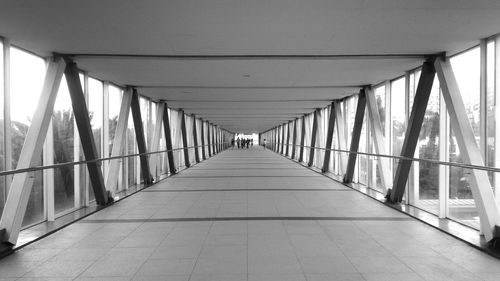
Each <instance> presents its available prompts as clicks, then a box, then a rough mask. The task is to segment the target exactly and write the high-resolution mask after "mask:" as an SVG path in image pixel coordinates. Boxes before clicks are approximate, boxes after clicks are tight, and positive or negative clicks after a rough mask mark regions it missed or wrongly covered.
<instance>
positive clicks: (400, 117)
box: [391, 78, 406, 174]
mask: <svg viewBox="0 0 500 281" xmlns="http://www.w3.org/2000/svg"><path fill="white" fill-rule="evenodd" d="M391 105H392V106H391V114H392V116H391V119H392V154H393V155H395V156H400V155H401V147H402V146H403V141H404V137H405V132H406V107H405V105H406V93H405V78H401V79H398V80H395V81H393V82H392V83H391ZM398 163H399V161H398V160H397V159H395V160H394V161H393V169H394V174H396V169H397V164H398Z"/></svg>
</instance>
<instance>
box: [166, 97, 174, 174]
mask: <svg viewBox="0 0 500 281" xmlns="http://www.w3.org/2000/svg"><path fill="white" fill-rule="evenodd" d="M163 131H164V132H165V144H166V146H167V158H168V169H169V171H170V174H172V175H174V174H176V173H177V170H176V169H175V161H174V151H173V147H172V133H171V131H170V118H169V117H168V105H167V103H165V105H164V107H163Z"/></svg>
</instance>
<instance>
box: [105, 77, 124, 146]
mask: <svg viewBox="0 0 500 281" xmlns="http://www.w3.org/2000/svg"><path fill="white" fill-rule="evenodd" d="M121 102H122V91H121V89H120V88H118V87H115V86H113V85H109V120H108V122H109V123H108V124H109V153H110V154H111V152H112V151H113V141H114V139H115V132H116V126H117V125H118V115H120V105H121Z"/></svg>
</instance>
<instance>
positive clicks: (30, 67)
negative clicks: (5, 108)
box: [10, 48, 46, 226]
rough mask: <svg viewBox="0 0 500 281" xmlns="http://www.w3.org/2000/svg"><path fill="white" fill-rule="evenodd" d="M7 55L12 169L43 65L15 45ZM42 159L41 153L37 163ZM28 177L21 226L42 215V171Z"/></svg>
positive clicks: (37, 95)
mask: <svg viewBox="0 0 500 281" xmlns="http://www.w3.org/2000/svg"><path fill="white" fill-rule="evenodd" d="M10 55H11V58H10V60H11V61H10V63H11V64H10V78H11V81H10V82H11V83H10V87H11V121H12V122H11V127H12V128H11V130H12V139H11V141H12V168H14V169H15V168H16V167H17V161H18V160H19V155H20V154H21V149H22V146H23V144H24V140H25V138H26V134H27V132H28V128H29V126H30V125H31V118H32V117H33V112H35V109H36V106H37V105H38V100H39V98H40V93H41V89H42V86H43V80H44V78H45V72H46V66H45V61H44V60H43V59H42V58H40V57H37V56H34V55H32V54H29V53H27V52H24V51H22V50H19V49H17V48H11V49H10ZM41 159H42V156H41V155H40V162H39V163H40V164H41ZM30 176H33V178H34V181H33V189H32V190H31V194H30V198H29V201H28V207H27V209H26V213H25V215H24V221H23V226H26V225H30V224H33V223H36V222H39V221H42V220H43V219H44V218H45V214H44V190H43V182H42V172H33V173H31V175H30Z"/></svg>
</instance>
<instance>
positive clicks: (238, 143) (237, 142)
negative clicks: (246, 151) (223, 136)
mask: <svg viewBox="0 0 500 281" xmlns="http://www.w3.org/2000/svg"><path fill="white" fill-rule="evenodd" d="M236 144H237V145H238V148H240V138H237V139H236Z"/></svg>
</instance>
